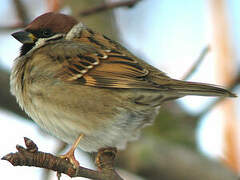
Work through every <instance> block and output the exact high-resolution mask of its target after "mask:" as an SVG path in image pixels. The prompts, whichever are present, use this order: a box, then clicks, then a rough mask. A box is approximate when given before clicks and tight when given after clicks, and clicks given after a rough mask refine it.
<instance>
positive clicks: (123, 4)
mask: <svg viewBox="0 0 240 180" xmlns="http://www.w3.org/2000/svg"><path fill="white" fill-rule="evenodd" d="M140 1H141V0H129V1H120V2H110V3H103V4H101V5H99V6H97V7H94V8H91V9H87V10H85V11H82V12H80V14H79V15H80V16H88V15H92V14H95V13H98V12H102V11H105V10H109V9H113V8H118V7H129V8H132V7H133V6H134V5H136V4H137V3H138V2H140Z"/></svg>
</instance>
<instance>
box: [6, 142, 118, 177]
mask: <svg viewBox="0 0 240 180" xmlns="http://www.w3.org/2000/svg"><path fill="white" fill-rule="evenodd" d="M24 141H25V145H26V148H24V147H22V146H20V145H17V146H16V149H17V150H18V152H16V153H9V154H7V155H5V156H4V157H2V160H7V161H9V162H10V163H11V164H12V165H13V166H34V167H40V168H45V169H50V170H53V171H56V172H58V173H63V174H66V175H68V176H70V177H85V178H90V179H96V180H122V178H121V177H120V176H119V175H118V174H117V172H116V171H115V170H114V168H113V162H114V159H115V154H116V149H115V148H108V149H107V150H106V149H102V150H100V151H99V153H98V155H97V158H96V159H97V165H98V169H99V170H98V171H94V170H91V169H87V168H84V167H82V166H79V167H77V168H75V167H74V165H73V164H71V163H70V162H69V161H68V160H66V159H63V158H60V157H57V156H54V155H52V154H49V153H45V152H41V151H38V147H37V145H36V144H35V143H34V142H33V141H32V140H31V139H28V138H26V137H25V138H24Z"/></svg>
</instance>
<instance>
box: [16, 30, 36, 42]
mask: <svg viewBox="0 0 240 180" xmlns="http://www.w3.org/2000/svg"><path fill="white" fill-rule="evenodd" d="M12 36H13V37H14V38H15V39H16V40H18V41H20V42H21V43H23V44H31V43H34V42H35V41H36V39H37V38H36V37H35V36H34V35H33V34H32V33H30V32H27V31H18V32H15V33H12Z"/></svg>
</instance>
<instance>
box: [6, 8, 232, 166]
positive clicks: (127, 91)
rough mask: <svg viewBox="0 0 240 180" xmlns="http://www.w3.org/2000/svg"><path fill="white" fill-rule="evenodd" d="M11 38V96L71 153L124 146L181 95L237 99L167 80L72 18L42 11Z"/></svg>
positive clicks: (201, 86)
mask: <svg viewBox="0 0 240 180" xmlns="http://www.w3.org/2000/svg"><path fill="white" fill-rule="evenodd" d="M12 36H13V37H14V38H15V39H17V40H18V41H20V42H21V43H22V44H23V45H22V47H21V49H20V55H19V57H17V58H16V59H15V62H14V65H13V68H12V71H11V76H10V87H11V93H12V94H13V95H14V96H15V97H16V99H17V102H18V103H19V105H20V106H21V108H22V109H23V110H24V111H25V112H26V113H27V114H28V115H29V116H30V117H31V118H32V119H33V120H34V121H35V122H36V123H37V124H38V125H39V126H40V127H41V128H43V129H44V130H46V131H47V132H49V133H50V134H52V135H54V136H56V137H57V138H59V139H61V140H62V141H64V142H66V143H68V144H73V146H72V148H71V150H70V151H69V152H68V153H67V154H66V155H64V156H63V158H65V157H66V158H69V159H71V160H72V161H73V162H75V159H74V150H75V149H76V148H77V147H79V148H81V149H82V150H84V151H87V152H97V151H98V150H99V149H101V148H107V147H116V148H117V149H124V148H125V146H126V143H127V142H129V141H133V140H136V139H137V138H138V137H139V134H140V130H141V129H142V128H144V127H145V126H147V125H151V124H152V123H153V121H154V119H155V117H156V115H157V113H158V108H159V106H160V105H162V104H163V103H164V102H167V101H170V100H174V99H178V98H181V97H184V96H186V95H198V96H225V97H236V95H235V94H233V93H232V92H230V91H228V90H225V89H223V88H220V87H217V86H215V85H210V84H204V83H197V82H187V81H181V80H176V79H172V78H170V77H169V76H167V75H166V74H165V73H163V72H162V71H160V70H158V69H157V68H155V67H153V66H151V65H149V64H148V63H146V62H145V61H143V60H142V59H140V58H138V57H136V56H135V55H133V54H132V53H131V52H129V51H128V50H127V49H126V48H124V47H123V46H122V45H120V44H119V43H117V42H116V41H113V40H112V39H110V38H108V37H107V36H105V35H103V34H100V33H98V32H95V31H93V30H92V29H90V28H88V27H87V26H85V25H84V24H82V23H81V22H78V21H77V20H76V19H75V18H74V17H72V16H68V15H64V14H60V13H55V12H49V13H45V14H43V15H41V16H39V17H37V18H36V19H34V20H33V21H32V22H31V23H30V24H29V25H27V26H26V28H25V29H24V30H23V31H19V32H15V33H13V34H12Z"/></svg>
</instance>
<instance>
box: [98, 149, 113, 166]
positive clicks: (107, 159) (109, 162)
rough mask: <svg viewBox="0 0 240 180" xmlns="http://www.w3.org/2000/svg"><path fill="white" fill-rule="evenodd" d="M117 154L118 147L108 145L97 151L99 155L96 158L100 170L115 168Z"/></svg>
mask: <svg viewBox="0 0 240 180" xmlns="http://www.w3.org/2000/svg"><path fill="white" fill-rule="evenodd" d="M116 154H117V148H115V147H108V148H101V149H99V150H98V152H97V156H96V158H95V163H96V165H97V167H98V169H99V170H101V169H113V168H114V165H113V164H114V159H115V157H116Z"/></svg>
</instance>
